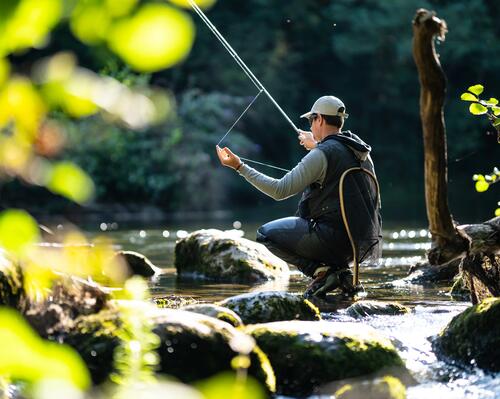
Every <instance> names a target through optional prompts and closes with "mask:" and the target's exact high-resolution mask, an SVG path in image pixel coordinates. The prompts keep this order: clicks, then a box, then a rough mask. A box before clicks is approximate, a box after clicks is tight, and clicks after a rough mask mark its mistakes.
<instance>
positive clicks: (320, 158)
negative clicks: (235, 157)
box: [238, 148, 328, 201]
mask: <svg viewBox="0 0 500 399" xmlns="http://www.w3.org/2000/svg"><path fill="white" fill-rule="evenodd" d="M327 167H328V161H327V159H326V155H325V154H324V153H323V151H321V150H318V149H316V148H315V149H312V150H311V151H310V152H309V153H308V154H307V155H306V156H305V157H304V158H302V160H301V161H300V162H299V163H298V164H297V166H295V167H294V168H293V169H292V170H291V171H290V172H288V173H287V174H286V175H285V176H283V177H282V178H281V179H274V178H272V177H269V176H267V175H265V174H264V173H260V172H259V171H257V170H255V169H253V168H251V167H250V166H248V165H247V164H244V165H242V166H241V168H240V170H239V171H238V173H239V174H240V175H241V176H243V177H244V178H245V179H246V180H247V181H248V182H249V183H250V184H252V185H253V186H254V187H255V188H257V189H258V190H260V191H262V192H263V193H264V194H267V195H268V196H270V197H271V198H273V199H275V200H277V201H280V200H284V199H287V198H289V197H291V196H293V195H295V194H298V193H301V192H302V191H304V189H305V188H306V187H307V186H309V185H310V184H312V183H315V182H318V183H319V184H322V183H323V181H324V179H325V176H326V170H327Z"/></svg>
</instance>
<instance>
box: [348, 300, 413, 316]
mask: <svg viewBox="0 0 500 399" xmlns="http://www.w3.org/2000/svg"><path fill="white" fill-rule="evenodd" d="M346 312H347V314H348V315H349V316H351V317H355V318H362V317H367V316H395V315H402V314H406V313H409V312H410V308H408V307H406V306H404V305H401V304H400V303H397V302H382V301H358V302H356V303H353V304H352V305H351V306H349V307H348V308H347V309H346Z"/></svg>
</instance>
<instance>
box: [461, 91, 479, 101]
mask: <svg viewBox="0 0 500 399" xmlns="http://www.w3.org/2000/svg"><path fill="white" fill-rule="evenodd" d="M460 99H461V100H464V101H477V100H478V98H477V97H476V96H475V95H474V94H472V93H462V95H461V96H460Z"/></svg>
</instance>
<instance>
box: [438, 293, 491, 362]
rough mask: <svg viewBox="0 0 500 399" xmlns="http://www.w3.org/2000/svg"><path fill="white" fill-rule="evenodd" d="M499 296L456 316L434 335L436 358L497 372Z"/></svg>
mask: <svg viewBox="0 0 500 399" xmlns="http://www.w3.org/2000/svg"><path fill="white" fill-rule="evenodd" d="M499 331H500V298H488V299H485V300H484V301H483V302H481V303H480V304H478V305H475V306H472V307H470V308H468V309H467V310H465V311H464V312H462V313H461V314H459V315H457V316H455V317H454V318H453V319H452V320H451V322H450V323H449V324H448V326H446V328H445V329H444V330H443V331H442V332H441V333H440V334H439V335H438V336H436V337H435V338H434V340H433V348H434V350H435V351H436V354H437V355H438V357H440V358H443V359H445V360H446V359H448V360H453V361H455V362H458V363H461V364H464V365H477V366H478V367H480V368H482V369H484V370H488V371H500V333H499Z"/></svg>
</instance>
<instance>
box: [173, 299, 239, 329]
mask: <svg viewBox="0 0 500 399" xmlns="http://www.w3.org/2000/svg"><path fill="white" fill-rule="evenodd" d="M181 310H184V311H186V312H194V313H199V314H204V315H206V316H210V317H215V318H216V319H219V320H222V321H225V322H226V323H229V324H231V325H232V326H233V327H239V326H241V325H243V321H242V320H241V318H240V316H238V314H237V313H236V312H234V311H232V310H231V309H229V308H225V307H223V306H218V305H214V304H209V303H200V304H193V305H187V306H183V307H182V308H181Z"/></svg>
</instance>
